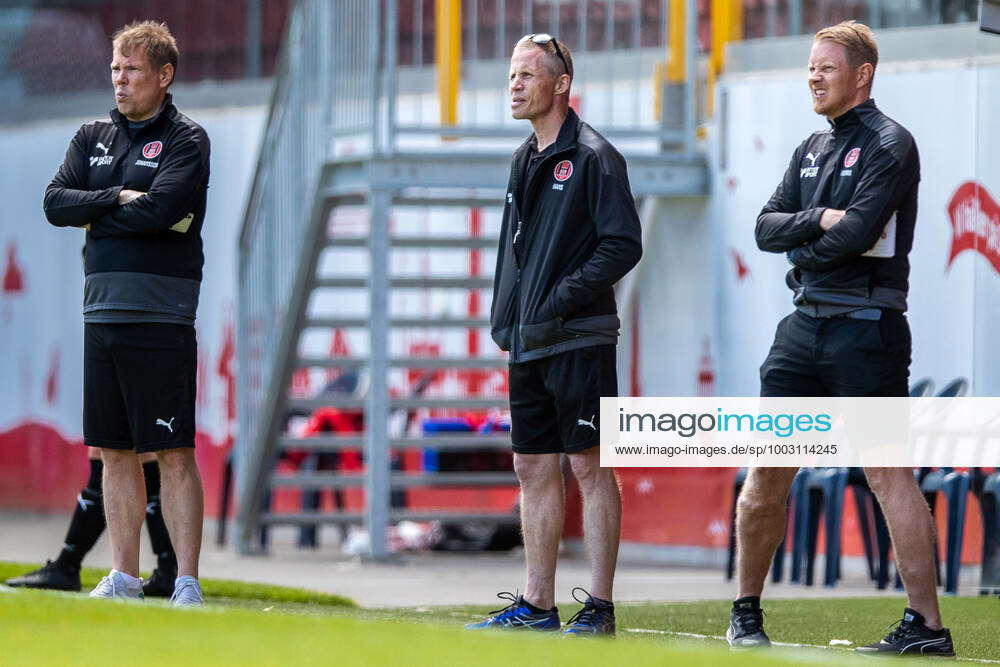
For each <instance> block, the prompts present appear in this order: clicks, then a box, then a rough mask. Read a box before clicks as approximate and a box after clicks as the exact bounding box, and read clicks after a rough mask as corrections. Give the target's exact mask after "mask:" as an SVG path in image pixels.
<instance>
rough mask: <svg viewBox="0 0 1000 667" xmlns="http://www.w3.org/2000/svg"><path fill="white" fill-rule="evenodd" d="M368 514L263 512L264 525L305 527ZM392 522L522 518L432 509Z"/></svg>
mask: <svg viewBox="0 0 1000 667" xmlns="http://www.w3.org/2000/svg"><path fill="white" fill-rule="evenodd" d="M364 519H365V515H364V514H363V513H361V512H302V513H298V514H270V513H268V514H262V515H261V516H260V523H261V524H262V525H270V526H277V525H290V526H302V525H309V524H346V523H362V522H364ZM389 519H390V521H393V522H396V521H416V522H427V521H442V522H445V523H466V522H469V521H485V522H489V523H496V524H519V523H520V522H521V517H520V516H518V515H517V514H514V513H505V514H501V513H498V512H437V511H433V510H395V511H393V512H390V514H389Z"/></svg>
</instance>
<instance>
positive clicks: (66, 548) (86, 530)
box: [56, 459, 106, 570]
mask: <svg viewBox="0 0 1000 667" xmlns="http://www.w3.org/2000/svg"><path fill="white" fill-rule="evenodd" d="M103 469H104V464H103V462H102V461H101V460H100V459H92V460H91V461H90V478H89V479H88V480H87V488H85V489H82V490H81V491H80V495H78V496H77V497H76V507H75V509H74V510H73V518H72V519H70V522H69V530H67V531H66V542H65V544H63V548H62V551H61V552H59V557H58V558H56V564H57V565H59V566H60V567H63V568H66V569H71V570H78V569H80V564H81V563H82V562H83V558H84V556H86V555H87V552H89V551H90V550H91V549H92V548H93V547H94V544H95V543H96V542H97V539H98V538H99V537H100V536H101V533H103V532H104V527H105V525H106V524H105V522H104V501H103V497H102V494H101V491H102V486H101V474H102V471H103Z"/></svg>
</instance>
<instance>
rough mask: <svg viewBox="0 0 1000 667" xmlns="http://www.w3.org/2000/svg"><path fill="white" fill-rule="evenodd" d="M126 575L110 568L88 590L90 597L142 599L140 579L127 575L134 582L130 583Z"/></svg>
mask: <svg viewBox="0 0 1000 667" xmlns="http://www.w3.org/2000/svg"><path fill="white" fill-rule="evenodd" d="M125 577H126V575H124V574H122V573H121V572H119V571H118V570H111V572H109V573H108V575H107V576H106V577H104V578H103V579H101V582H100V583H99V584H97V586H95V587H94V590H92V591H90V597H92V598H109V599H118V600H142V599H143V594H142V579H136V578H135V577H129V579H132V580H133V581H135V582H136V583H134V584H133V583H131V582H129V581H128V579H126V578H125Z"/></svg>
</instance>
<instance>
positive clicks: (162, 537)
mask: <svg viewBox="0 0 1000 667" xmlns="http://www.w3.org/2000/svg"><path fill="white" fill-rule="evenodd" d="M142 474H143V476H144V477H145V478H146V530H148V531H149V542H150V544H152V545H153V553H155V554H156V561H157V566H159V565H161V564H162V565H166V564H172V563H176V562H177V557H176V556H175V555H174V546H173V545H172V544H171V543H170V533H168V532H167V524H166V522H164V520H163V509H162V508H161V506H160V464H159V463H157V462H156V461H150V462H149V463H143V464H142Z"/></svg>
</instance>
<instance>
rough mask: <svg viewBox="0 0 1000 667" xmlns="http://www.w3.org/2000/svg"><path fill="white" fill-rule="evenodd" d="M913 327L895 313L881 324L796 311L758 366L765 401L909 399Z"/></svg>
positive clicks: (884, 317)
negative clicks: (781, 398) (768, 398)
mask: <svg viewBox="0 0 1000 667" xmlns="http://www.w3.org/2000/svg"><path fill="white" fill-rule="evenodd" d="M911 347H912V344H911V340H910V325H909V324H908V323H907V321H906V315H904V314H903V313H901V312H899V311H897V310H883V311H882V317H881V319H878V320H858V319H852V318H849V317H827V318H816V317H810V316H809V315H805V314H803V313H801V312H799V311H795V312H794V313H792V314H791V315H789V316H788V317H786V318H785V319H783V320H781V322H780V323H779V324H778V330H777V331H776V332H775V334H774V344H773V345H772V346H771V351H770V353H769V354H768V355H767V359H765V360H764V363H763V365H761V367H760V395H761V396H786V397H794V396H906V395H908V393H909V387H908V384H909V379H910V351H911Z"/></svg>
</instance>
